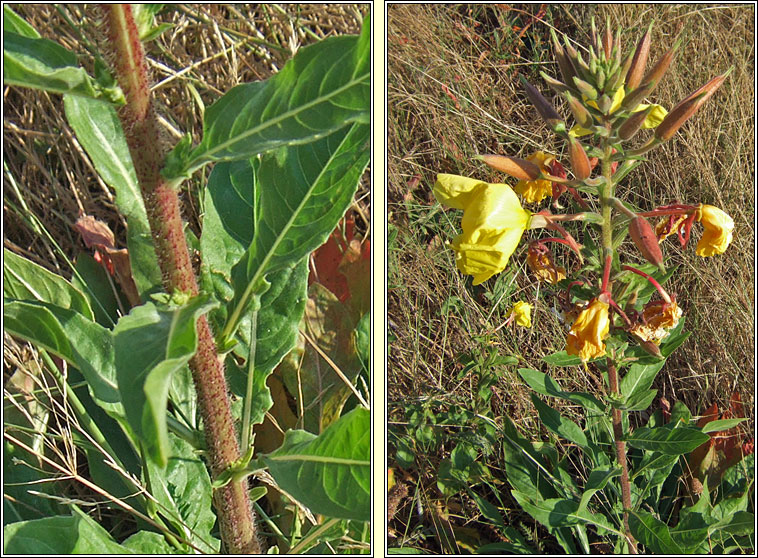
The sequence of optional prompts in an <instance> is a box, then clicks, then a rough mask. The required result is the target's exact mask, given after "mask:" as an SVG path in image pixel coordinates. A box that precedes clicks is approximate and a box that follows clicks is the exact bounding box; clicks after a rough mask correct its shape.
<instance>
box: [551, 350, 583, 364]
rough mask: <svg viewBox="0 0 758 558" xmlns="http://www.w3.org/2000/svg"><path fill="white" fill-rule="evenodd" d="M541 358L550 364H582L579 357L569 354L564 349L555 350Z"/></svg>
mask: <svg viewBox="0 0 758 558" xmlns="http://www.w3.org/2000/svg"><path fill="white" fill-rule="evenodd" d="M542 360H544V361H545V362H547V363H548V364H549V365H551V366H578V365H580V364H582V359H581V358H579V357H578V356H574V355H570V354H568V353H567V352H566V351H557V352H555V353H553V354H550V355H547V356H545V357H542Z"/></svg>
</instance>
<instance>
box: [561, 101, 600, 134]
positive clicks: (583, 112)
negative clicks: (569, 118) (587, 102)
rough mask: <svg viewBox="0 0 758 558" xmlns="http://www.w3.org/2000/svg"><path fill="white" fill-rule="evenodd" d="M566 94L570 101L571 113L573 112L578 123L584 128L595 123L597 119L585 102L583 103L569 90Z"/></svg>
mask: <svg viewBox="0 0 758 558" xmlns="http://www.w3.org/2000/svg"><path fill="white" fill-rule="evenodd" d="M564 95H565V97H566V100H567V101H568V106H569V109H570V110H571V114H573V115H574V118H576V123H577V124H579V125H580V126H581V127H582V128H589V127H590V126H592V125H594V123H595V121H594V119H593V118H592V115H591V114H590V111H588V110H587V108H586V107H585V106H584V104H582V103H581V102H580V101H579V99H577V98H576V97H574V96H573V95H572V94H571V93H569V92H566V93H565V94H564Z"/></svg>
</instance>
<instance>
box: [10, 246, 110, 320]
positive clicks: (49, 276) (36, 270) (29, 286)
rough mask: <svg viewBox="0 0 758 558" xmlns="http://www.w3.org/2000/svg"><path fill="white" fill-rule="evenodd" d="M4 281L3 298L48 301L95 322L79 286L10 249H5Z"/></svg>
mask: <svg viewBox="0 0 758 558" xmlns="http://www.w3.org/2000/svg"><path fill="white" fill-rule="evenodd" d="M3 278H4V279H5V280H4V282H3V296H4V297H6V298H11V299H15V300H27V301H34V300H36V301H39V302H48V303H50V304H55V305H56V306H58V307H60V308H65V309H68V310H73V311H74V312H77V313H79V314H81V315H82V316H83V317H85V318H88V319H90V320H94V319H95V315H94V314H93V313H92V308H90V305H89V302H88V301H87V298H86V297H85V296H84V295H83V294H82V293H81V292H80V291H79V290H78V289H77V288H76V287H74V286H73V285H72V284H71V283H69V282H68V281H66V280H65V279H64V278H63V277H61V276H60V275H56V274H55V273H52V272H50V271H48V270H47V269H45V268H44V267H42V266H40V265H37V264H36V263H34V262H31V261H29V260H27V259H26V258H22V257H21V256H17V255H16V254H14V253H13V252H11V251H10V250H8V249H7V248H3Z"/></svg>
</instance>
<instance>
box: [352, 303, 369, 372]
mask: <svg viewBox="0 0 758 558" xmlns="http://www.w3.org/2000/svg"><path fill="white" fill-rule="evenodd" d="M354 344H355V350H356V352H357V353H358V357H359V358H360V359H361V364H362V365H363V369H364V370H365V371H366V372H368V371H369V370H371V313H370V312H366V313H365V314H363V316H362V317H361V319H360V320H358V325H357V326H356V327H355V332H354Z"/></svg>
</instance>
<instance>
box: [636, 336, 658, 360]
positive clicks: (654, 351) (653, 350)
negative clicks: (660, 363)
mask: <svg viewBox="0 0 758 558" xmlns="http://www.w3.org/2000/svg"><path fill="white" fill-rule="evenodd" d="M637 342H638V343H639V344H640V347H642V348H643V349H645V352H646V353H648V354H651V355H653V356H654V357H658V358H663V353H661V348H660V347H659V346H658V345H656V344H655V343H653V342H652V341H644V340H642V339H637Z"/></svg>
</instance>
